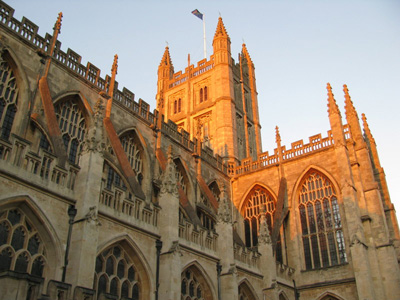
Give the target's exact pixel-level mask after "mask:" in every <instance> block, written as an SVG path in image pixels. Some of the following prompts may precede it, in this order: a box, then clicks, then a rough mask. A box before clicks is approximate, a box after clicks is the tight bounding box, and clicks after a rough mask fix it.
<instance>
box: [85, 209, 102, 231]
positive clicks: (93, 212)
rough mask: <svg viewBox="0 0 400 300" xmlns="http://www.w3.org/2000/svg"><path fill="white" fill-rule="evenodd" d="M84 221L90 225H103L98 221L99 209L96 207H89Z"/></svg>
mask: <svg viewBox="0 0 400 300" xmlns="http://www.w3.org/2000/svg"><path fill="white" fill-rule="evenodd" d="M84 219H85V220H86V221H87V222H89V223H93V224H95V225H98V226H100V225H101V223H100V221H99V219H98V213H97V207H96V206H91V207H89V211H88V213H87V214H86V215H85V218H84Z"/></svg>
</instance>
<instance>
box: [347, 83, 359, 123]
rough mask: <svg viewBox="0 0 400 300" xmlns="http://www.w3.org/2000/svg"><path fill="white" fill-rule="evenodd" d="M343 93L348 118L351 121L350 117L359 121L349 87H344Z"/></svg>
mask: <svg viewBox="0 0 400 300" xmlns="http://www.w3.org/2000/svg"><path fill="white" fill-rule="evenodd" d="M343 92H344V98H345V102H344V103H345V110H346V117H347V119H349V118H350V117H354V116H355V117H356V118H357V120H358V116H357V111H356V109H355V107H354V105H353V101H351V97H350V94H349V89H348V88H347V85H345V84H344V85H343Z"/></svg>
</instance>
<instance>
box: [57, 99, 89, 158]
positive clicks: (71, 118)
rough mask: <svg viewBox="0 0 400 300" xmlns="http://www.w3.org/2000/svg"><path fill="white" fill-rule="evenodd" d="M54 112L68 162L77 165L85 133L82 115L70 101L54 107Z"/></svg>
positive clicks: (77, 106) (75, 104) (74, 103)
mask: <svg viewBox="0 0 400 300" xmlns="http://www.w3.org/2000/svg"><path fill="white" fill-rule="evenodd" d="M55 111H56V116H57V120H58V125H59V126H60V129H61V134H62V139H63V142H64V146H65V150H66V151H67V157H68V160H69V161H70V162H71V163H73V164H78V161H79V153H80V151H81V148H82V142H83V139H84V138H85V132H86V124H85V118H84V116H83V113H82V111H81V109H80V108H79V105H78V103H76V102H75V101H73V100H72V99H68V100H66V101H63V102H61V103H59V104H58V105H56V106H55Z"/></svg>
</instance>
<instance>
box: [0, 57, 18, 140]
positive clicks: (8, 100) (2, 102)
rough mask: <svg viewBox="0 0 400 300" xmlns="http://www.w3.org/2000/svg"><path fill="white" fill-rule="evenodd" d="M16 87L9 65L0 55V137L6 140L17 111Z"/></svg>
mask: <svg viewBox="0 0 400 300" xmlns="http://www.w3.org/2000/svg"><path fill="white" fill-rule="evenodd" d="M17 97H18V87H17V83H16V79H15V76H14V72H13V71H12V69H11V67H10V65H9V64H8V63H7V62H6V61H5V60H4V59H3V57H2V56H0V137H1V138H2V139H5V140H8V138H9V137H10V134H11V129H12V125H13V123H14V117H15V114H16V112H17Z"/></svg>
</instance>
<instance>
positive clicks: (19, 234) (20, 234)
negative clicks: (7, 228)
mask: <svg viewBox="0 0 400 300" xmlns="http://www.w3.org/2000/svg"><path fill="white" fill-rule="evenodd" d="M24 242H25V231H24V229H23V228H22V227H21V226H20V227H18V228H17V229H15V231H14V234H13V237H12V240H11V246H13V248H14V250H15V251H18V250H19V249H22V247H23V246H24Z"/></svg>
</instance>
